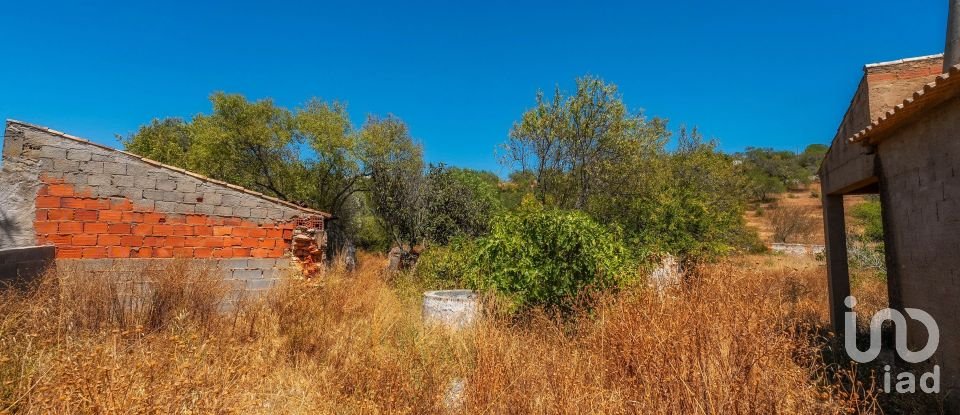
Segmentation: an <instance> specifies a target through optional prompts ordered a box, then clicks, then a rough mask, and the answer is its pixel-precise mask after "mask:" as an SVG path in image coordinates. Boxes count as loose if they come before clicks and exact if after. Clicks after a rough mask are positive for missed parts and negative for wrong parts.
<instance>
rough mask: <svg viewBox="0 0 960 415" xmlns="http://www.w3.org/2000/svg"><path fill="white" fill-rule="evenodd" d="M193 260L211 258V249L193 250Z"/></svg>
mask: <svg viewBox="0 0 960 415" xmlns="http://www.w3.org/2000/svg"><path fill="white" fill-rule="evenodd" d="M193 257H194V258H211V257H213V249H212V248H196V249H194V250H193Z"/></svg>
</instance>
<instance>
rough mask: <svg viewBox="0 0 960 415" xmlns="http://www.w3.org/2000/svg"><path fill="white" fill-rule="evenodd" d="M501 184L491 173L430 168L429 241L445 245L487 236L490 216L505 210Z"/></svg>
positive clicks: (428, 175) (428, 194) (428, 180)
mask: <svg viewBox="0 0 960 415" xmlns="http://www.w3.org/2000/svg"><path fill="white" fill-rule="evenodd" d="M498 183H499V179H498V178H497V176H496V175H493V174H492V173H488V172H481V171H476V170H470V169H459V168H455V167H454V168H450V167H446V166H443V165H439V166H431V167H430V171H429V172H428V173H427V186H428V188H429V191H428V193H427V197H426V204H427V206H426V209H427V215H428V229H427V234H428V239H429V240H430V241H431V242H436V243H440V244H446V243H448V242H450V241H451V240H452V239H453V238H455V237H458V236H467V237H476V236H480V235H482V234H484V233H486V232H487V229H488V228H489V221H490V217H492V216H493V215H494V214H495V213H496V212H498V211H500V210H501V209H502V207H501V205H500V199H499V197H498V194H497V184H498Z"/></svg>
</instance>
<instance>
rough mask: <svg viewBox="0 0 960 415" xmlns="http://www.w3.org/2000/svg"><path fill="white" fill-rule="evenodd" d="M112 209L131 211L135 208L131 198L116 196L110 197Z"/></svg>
mask: <svg viewBox="0 0 960 415" xmlns="http://www.w3.org/2000/svg"><path fill="white" fill-rule="evenodd" d="M110 209H113V210H119V211H131V210H133V202H131V201H130V199H126V198H122V197H115V198H112V199H110Z"/></svg>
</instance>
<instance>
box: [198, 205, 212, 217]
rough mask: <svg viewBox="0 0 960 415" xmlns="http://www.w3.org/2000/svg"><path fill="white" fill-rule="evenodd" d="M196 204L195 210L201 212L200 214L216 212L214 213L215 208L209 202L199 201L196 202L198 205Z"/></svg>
mask: <svg viewBox="0 0 960 415" xmlns="http://www.w3.org/2000/svg"><path fill="white" fill-rule="evenodd" d="M194 206H195V207H194V211H195V212H196V213H199V214H201V215H213V214H214V213H213V210H214V209H213V206H210V205H208V204H206V203H198V204H196V205H194Z"/></svg>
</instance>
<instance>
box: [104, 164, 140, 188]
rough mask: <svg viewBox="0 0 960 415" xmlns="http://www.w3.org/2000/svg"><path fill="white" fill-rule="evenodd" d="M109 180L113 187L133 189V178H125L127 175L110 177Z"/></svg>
mask: <svg viewBox="0 0 960 415" xmlns="http://www.w3.org/2000/svg"><path fill="white" fill-rule="evenodd" d="M104 170H106V166H104ZM110 179H111V182H112V183H113V185H114V186H121V187H133V186H134V181H133V176H127V175H123V174H115V175H113V176H111V177H110Z"/></svg>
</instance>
